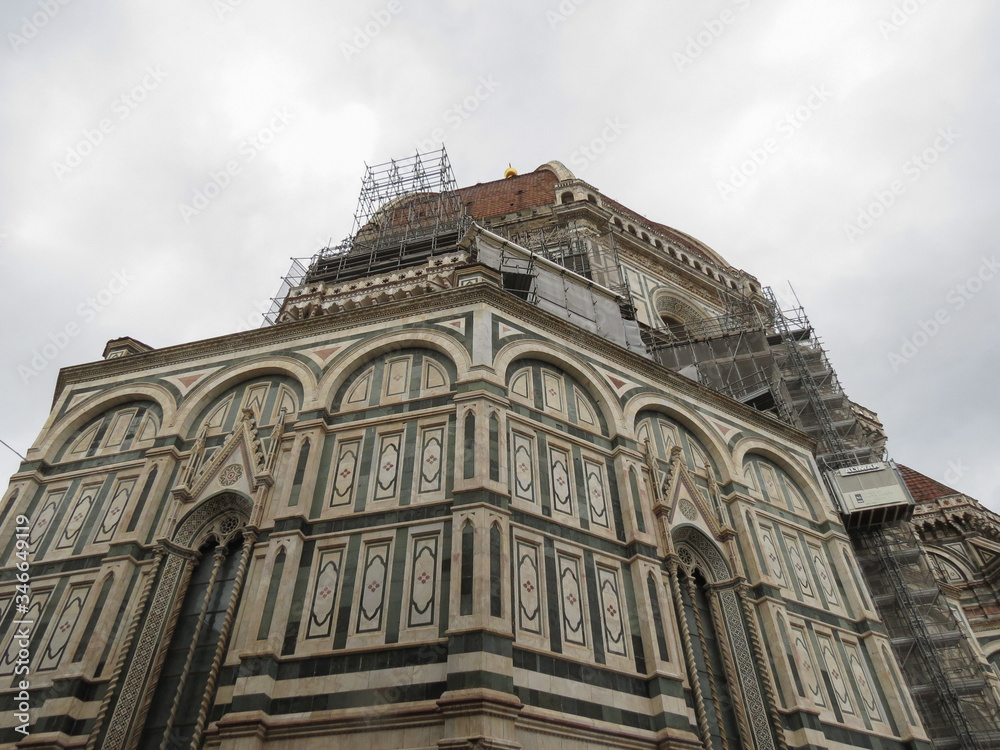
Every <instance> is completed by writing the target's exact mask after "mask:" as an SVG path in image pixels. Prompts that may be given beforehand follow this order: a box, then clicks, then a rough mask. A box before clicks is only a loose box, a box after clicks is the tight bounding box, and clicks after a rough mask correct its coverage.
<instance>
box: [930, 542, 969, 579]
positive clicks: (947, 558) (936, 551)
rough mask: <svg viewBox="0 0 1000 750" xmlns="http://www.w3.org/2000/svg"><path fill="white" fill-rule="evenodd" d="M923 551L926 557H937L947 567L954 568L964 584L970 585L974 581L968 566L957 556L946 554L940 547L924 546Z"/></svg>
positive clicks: (950, 553)
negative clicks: (963, 579)
mask: <svg viewBox="0 0 1000 750" xmlns="http://www.w3.org/2000/svg"><path fill="white" fill-rule="evenodd" d="M925 549H927V556H928V557H931V558H933V557H938V558H940V559H941V560H943V561H944V562H946V563H948V564H949V565H952V566H954V567H955V568H956V569H957V570H958V572H959V573H961V574H962V576H963V577H964V578H965V583H971V582H972V581H974V580H975V576H974V575H973V572H972V569H971V568H970V567H969V564H968V563H967V562H966V561H965V560H963V559H961V558H960V557H959V556H958V555H956V554H954V553H952V552H948V551H947V550H943V549H941V548H940V547H934V546H929V545H925Z"/></svg>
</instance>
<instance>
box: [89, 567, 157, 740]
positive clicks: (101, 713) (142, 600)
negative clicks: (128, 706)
mask: <svg viewBox="0 0 1000 750" xmlns="http://www.w3.org/2000/svg"><path fill="white" fill-rule="evenodd" d="M162 561H163V550H157V551H156V555H155V556H154V557H153V564H152V565H150V566H148V567H147V569H146V570H145V571H144V575H145V576H146V581H145V583H143V585H142V592H141V593H140V594H139V601H138V602H136V605H135V612H134V613H133V614H132V622H130V623H129V626H128V630H126V631H125V637H124V639H123V640H122V645H121V648H120V649H119V650H118V658H117V659H116V660H115V670H114V672H113V673H112V674H111V679H110V680H109V681H108V686H107V688H106V689H105V691H104V700H102V701H101V707H100V709H98V711H97V718H95V719H94V728H93V729H92V730H91V732H90V737H88V738H87V746H86V750H95V748H96V747H97V737H98V735H100V733H101V728H102V727H103V726H104V719H105V717H106V716H107V713H108V708H109V707H110V706H111V699H112V698H113V697H114V695H115V691H116V690H117V689H118V683H119V681H120V680H121V676H122V670H124V668H125V662H126V661H127V660H128V652H129V650H130V649H131V648H132V641H133V640H134V639H135V634H136V631H137V630H138V629H139V622H140V621H141V620H142V614H143V612H145V611H146V602H147V601H149V595H150V593H152V591H153V581H154V580H155V579H156V571H158V570H159V569H160V563H161V562H162ZM95 677H96V675H95Z"/></svg>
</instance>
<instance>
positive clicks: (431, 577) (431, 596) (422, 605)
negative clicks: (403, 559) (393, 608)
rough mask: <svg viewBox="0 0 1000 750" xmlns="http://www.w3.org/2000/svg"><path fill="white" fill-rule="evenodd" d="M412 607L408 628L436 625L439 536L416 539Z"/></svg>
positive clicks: (412, 578) (412, 575) (412, 576)
mask: <svg viewBox="0 0 1000 750" xmlns="http://www.w3.org/2000/svg"><path fill="white" fill-rule="evenodd" d="M410 576H411V577H410V606H409V611H410V614H409V621H408V623H407V624H408V626H409V627H411V628H414V627H420V626H424V625H433V624H434V609H435V607H434V602H435V598H436V597H435V594H436V592H437V580H438V536H437V535H434V536H428V537H421V538H418V539H415V540H414V542H413V559H412V560H411V562H410Z"/></svg>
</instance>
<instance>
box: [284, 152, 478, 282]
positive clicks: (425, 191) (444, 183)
mask: <svg viewBox="0 0 1000 750" xmlns="http://www.w3.org/2000/svg"><path fill="white" fill-rule="evenodd" d="M468 227H469V217H468V215H467V213H466V211H465V207H464V206H463V204H462V201H461V198H460V196H459V192H458V184H457V183H456V181H455V175H454V173H453V172H452V168H451V162H450V161H449V160H448V153H447V151H446V150H445V148H444V146H442V147H441V149H440V150H438V151H430V152H427V153H416V154H414V155H413V156H410V157H406V158H404V159H391V160H389V161H387V162H385V163H384V164H376V165H374V166H369V165H367V164H366V165H365V176H364V178H363V179H362V182H361V193H360V195H359V197H358V206H357V210H356V211H355V212H354V227H353V230H352V232H351V235H350V236H349V237H347V238H346V239H345V240H344V241H343V242H341V243H340V244H339V245H337V246H335V247H328V248H324V249H323V250H321V251H320V252H319V253H317V254H316V255H315V256H313V257H312V258H311V259H310V261H309V265H308V269H307V271H306V274H305V277H304V279H303V282H304V283H306V284H310V283H315V282H319V281H323V282H333V283H337V282H342V281H347V280H349V279H356V278H362V277H365V276H370V275H372V274H379V273H386V272H391V271H394V270H397V269H400V268H405V267H408V266H413V265H417V264H419V263H422V262H425V261H426V260H427V258H429V257H431V256H433V255H436V254H439V253H440V252H442V251H445V250H448V249H451V248H453V247H454V246H455V245H456V244H457V243H458V241H459V240H460V239H461V238H462V235H463V234H464V233H465V230H466V229H468Z"/></svg>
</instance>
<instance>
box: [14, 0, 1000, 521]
mask: <svg viewBox="0 0 1000 750" xmlns="http://www.w3.org/2000/svg"><path fill="white" fill-rule="evenodd" d="M0 31H2V32H3V36H4V38H3V40H0V44H2V49H0V167H2V172H0V280H2V282H0V283H2V284H3V294H2V295H0V311H2V319H3V320H4V321H6V322H5V323H4V324H3V326H2V328H0V336H2V352H3V355H2V356H3V366H2V367H0V388H2V390H0V393H2V394H3V401H2V403H3V406H4V407H5V408H4V409H3V411H2V414H3V417H2V420H0V439H3V440H4V441H6V442H7V443H9V444H11V445H12V446H13V447H14V448H15V449H16V450H18V451H20V452H21V453H24V452H25V451H26V450H27V448H28V446H29V445H30V444H31V443H32V442H33V441H34V439H35V437H36V435H37V434H38V431H39V429H40V428H41V426H42V424H43V422H44V420H45V418H46V415H47V413H48V409H49V405H50V403H51V398H52V392H53V386H54V383H55V380H56V376H57V373H58V369H59V368H60V367H65V366H69V365H74V364H78V363H82V362H89V361H93V360H96V359H99V358H100V356H101V352H102V350H103V347H104V344H105V342H106V341H107V340H109V339H111V338H115V337H118V336H125V335H128V336H133V337H135V338H137V339H139V340H141V341H144V342H146V343H147V344H149V345H151V346H153V347H165V346H171V345H175V344H182V343H186V342H189V341H194V340H198V339H203V338H207V337H211V336H217V335H221V334H226V333H230V332H233V331H237V330H244V329H246V328H248V327H251V326H252V327H256V326H257V325H258V323H259V320H260V316H259V312H260V309H261V308H262V307H264V306H266V305H265V301H266V300H267V299H268V298H269V297H270V296H271V295H273V294H274V293H275V291H276V290H277V287H278V284H279V281H280V277H281V276H282V275H283V274H284V273H285V272H286V270H287V268H288V265H289V258H290V257H302V256H309V255H311V254H312V253H313V252H315V251H316V250H317V249H318V248H319V247H320V246H321V245H323V244H326V243H327V242H328V241H329V240H330V239H331V238H332V239H333V240H334V241H337V240H339V239H341V238H342V237H344V236H345V235H346V234H348V232H349V231H350V228H351V216H352V213H353V210H354V207H355V203H356V200H357V193H358V188H359V186H360V178H361V175H362V173H363V171H364V165H365V162H366V161H367V162H368V163H369V164H374V163H379V162H383V161H386V160H388V159H389V158H391V157H394V156H406V155H409V154H411V153H412V152H413V151H414V148H415V147H416V145H417V144H424V145H428V144H430V143H431V142H433V141H434V140H435V139H438V138H443V139H444V141H445V144H446V146H447V148H448V152H449V155H450V157H451V159H452V163H453V165H454V169H455V173H456V176H457V178H458V182H459V184H460V185H469V184H474V183H476V182H485V181H489V180H494V179H498V178H500V177H502V174H503V170H504V168H505V167H506V166H507V164H508V162H510V163H512V164H513V165H514V166H515V167H517V168H518V169H519V170H520V171H521V172H526V171H531V170H533V169H534V168H535V167H537V166H538V165H540V164H543V163H545V162H547V161H549V160H552V159H558V160H560V161H562V162H563V163H565V164H566V165H567V166H568V167H569V168H570V169H572V170H573V171H574V172H575V173H576V174H577V176H578V177H581V178H583V179H585V180H587V181H588V182H590V183H592V184H593V185H595V186H596V187H597V188H599V189H600V190H601V191H603V192H604V193H605V194H606V195H609V196H611V197H613V198H615V199H617V200H619V201H621V202H622V203H624V204H625V205H627V206H629V207H631V208H633V209H634V210H636V211H638V212H640V213H642V214H643V215H645V216H647V217H649V218H650V219H652V220H655V221H659V222H662V223H665V224H669V225H671V226H674V227H676V228H678V229H680V230H682V231H685V232H688V233H689V234H692V235H694V236H695V237H697V238H699V239H700V240H702V241H703V242H705V243H706V244H708V245H709V246H711V247H712V248H713V249H715V250H716V251H717V252H719V253H720V254H721V255H722V256H723V257H725V258H726V259H727V260H728V261H729V262H730V263H732V264H733V265H734V266H737V267H740V268H744V269H746V270H748V271H749V272H751V273H753V274H754V275H756V276H757V278H759V279H760V280H761V282H762V283H764V284H770V285H772V286H773V287H775V289H776V291H778V292H779V294H782V295H784V296H785V297H787V296H788V292H787V290H788V285H787V282H791V284H792V285H793V286H794V288H795V290H796V292H797V293H798V296H799V298H800V300H801V301H802V303H803V304H804V305H805V307H806V310H807V312H808V314H809V316H810V318H811V320H812V322H813V324H814V325H815V327H816V329H817V331H818V332H819V334H820V336H821V337H822V338H823V339H824V340H825V342H826V344H827V347H828V351H829V353H830V355H831V357H832V360H833V362H834V365H835V366H836V368H837V370H838V373H839V375H840V378H841V381H842V383H843V384H844V386H845V388H846V390H847V392H848V394H849V395H850V396H851V397H852V398H853V399H854V400H856V401H859V402H861V403H863V404H865V405H866V406H868V407H869V408H871V409H873V410H875V411H876V412H878V414H879V415H880V417H881V419H882V420H883V422H884V423H885V425H886V428H887V430H888V432H889V437H890V441H889V450H890V453H891V455H892V457H893V458H894V459H895V460H897V461H899V462H900V463H904V464H907V465H909V466H911V467H913V468H915V469H917V470H919V471H921V472H923V473H925V474H927V475H929V476H931V477H933V478H935V479H938V480H939V481H942V482H945V483H947V484H950V485H951V486H954V487H956V488H957V489H959V490H961V491H964V492H966V493H968V494H970V495H972V496H974V497H976V498H978V499H979V500H981V501H982V502H984V503H985V504H986V505H988V506H990V507H991V508H993V509H994V510H1000V468H998V462H997V457H996V456H997V451H998V448H1000V437H998V435H997V429H996V428H997V423H998V412H1000V395H998V378H997V372H998V370H1000V347H998V340H1000V336H998V333H997V326H998V324H1000V280H998V279H997V277H998V276H1000V267H998V265H997V257H998V254H1000V248H998V243H997V227H998V224H1000V221H998V218H997V214H998V211H997V208H998V187H997V185H998V182H1000V154H998V149H997V133H998V130H1000V102H998V90H1000V83H998V75H997V73H998V71H1000V4H997V3H996V2H989V1H987V0H963V2H961V3H946V2H944V1H943V0H924V1H918V0H905V1H903V0H896V2H890V1H889V0H874V1H873V0H864V1H862V0H847V1H843V0H842V1H841V2H837V3H830V2H802V1H799V2H792V1H791V0H787V1H785V2H776V1H772V2H763V0H722V1H714V2H699V3H681V2H655V3H654V2H646V3H611V2H608V1H607V0H585V1H583V2H573V0H563V1H562V2H561V3H560V2H557V1H556V0H549V1H547V2H523V1H522V2H517V1H514V2H511V1H510V0H508V1H507V2H484V1H482V0H480V1H479V2H472V0H451V2H439V3H430V2H422V3H418V2H415V0H391V2H382V0H372V1H369V2H356V3H350V4H348V3H329V2H319V1H318V0H314V1H308V0H291V1H287V0H286V1H285V2H280V3H278V2H273V1H272V2H267V1H266V0H242V2H241V1H240V0H173V1H172V2H169V3H164V2H112V1H108V2H101V3H89V2H84V0H68V1H67V0H4V2H3V4H2V6H0ZM227 168H228V170H229V171H228V173H227ZM213 181H214V182H215V183H216V184H221V186H222V187H221V188H220V189H216V188H215V187H214V186H212V185H211V184H210V183H212V182H213ZM199 195H200V196H202V197H200V198H199ZM67 329H68V330H69V333H68V334H67ZM17 464H18V459H17V458H16V456H14V455H13V454H12V453H10V452H9V451H7V450H6V449H3V448H2V447H0V474H3V475H9V474H11V473H12V472H13V471H14V470H15V469H16V467H17Z"/></svg>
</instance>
